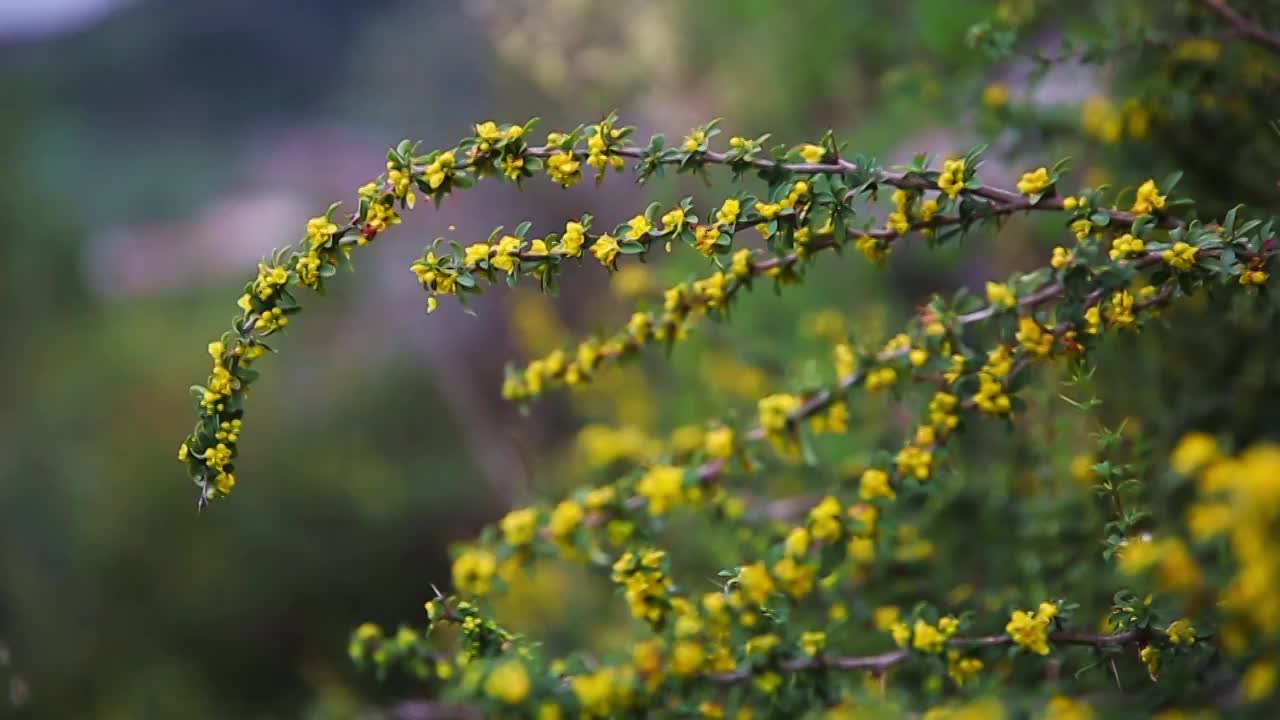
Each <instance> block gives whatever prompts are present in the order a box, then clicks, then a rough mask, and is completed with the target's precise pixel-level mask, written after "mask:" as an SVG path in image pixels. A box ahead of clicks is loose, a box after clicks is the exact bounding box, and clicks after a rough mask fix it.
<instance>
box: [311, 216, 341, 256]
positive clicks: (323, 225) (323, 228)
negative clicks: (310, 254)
mask: <svg viewBox="0 0 1280 720" xmlns="http://www.w3.org/2000/svg"><path fill="white" fill-rule="evenodd" d="M336 232H338V226H337V225H335V224H334V223H333V222H332V221H331V220H329V219H328V218H326V217H313V218H311V219H310V220H308V221H307V242H308V243H309V244H310V246H311V249H312V250H315V249H316V248H318V247H320V246H321V245H324V244H325V243H327V242H329V240H331V239H332V238H333V234H334V233H336Z"/></svg>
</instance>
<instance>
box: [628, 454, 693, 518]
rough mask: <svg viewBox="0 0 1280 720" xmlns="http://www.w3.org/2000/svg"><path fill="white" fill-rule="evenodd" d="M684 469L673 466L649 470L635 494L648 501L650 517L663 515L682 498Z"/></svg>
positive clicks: (637, 484) (638, 484)
mask: <svg viewBox="0 0 1280 720" xmlns="http://www.w3.org/2000/svg"><path fill="white" fill-rule="evenodd" d="M684 477H685V469H684V468H681V467H675V466H673V465H655V466H653V467H651V468H649V471H648V472H646V473H645V474H644V477H643V478H641V479H640V482H638V483H636V492H637V493H639V494H640V495H643V496H644V497H645V498H647V499H648V501H649V514H650V515H665V514H666V513H667V511H668V510H670V509H671V508H672V507H674V506H676V505H679V504H680V502H681V501H682V500H683V498H684Z"/></svg>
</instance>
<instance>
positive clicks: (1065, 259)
mask: <svg viewBox="0 0 1280 720" xmlns="http://www.w3.org/2000/svg"><path fill="white" fill-rule="evenodd" d="M1073 260H1075V256H1074V255H1073V254H1072V253H1071V251H1069V250H1067V249H1066V248H1064V247H1062V246H1061V245H1059V246H1058V247H1056V248H1054V249H1053V259H1052V260H1050V261H1049V264H1050V265H1052V266H1053V269H1054V270H1061V269H1063V268H1065V267H1066V266H1068V265H1070V264H1071V263H1072V261H1073Z"/></svg>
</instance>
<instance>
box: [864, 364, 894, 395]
mask: <svg viewBox="0 0 1280 720" xmlns="http://www.w3.org/2000/svg"><path fill="white" fill-rule="evenodd" d="M897 381H898V371H897V370H894V369H893V368H891V367H888V366H886V367H879V368H876V369H875V370H872V371H870V372H868V373H867V379H866V386H867V391H868V392H875V391H877V390H884V389H885V388H888V387H893V384H894V383H896V382H897Z"/></svg>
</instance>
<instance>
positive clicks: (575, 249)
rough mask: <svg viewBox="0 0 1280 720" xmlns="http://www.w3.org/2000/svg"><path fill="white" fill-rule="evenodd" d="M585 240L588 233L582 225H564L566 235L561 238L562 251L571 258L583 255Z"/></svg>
mask: <svg viewBox="0 0 1280 720" xmlns="http://www.w3.org/2000/svg"><path fill="white" fill-rule="evenodd" d="M585 240H586V232H585V230H584V228H583V226H582V223H578V222H567V223H565V225H564V235H562V236H561V237H560V251H561V252H562V253H563V254H565V255H567V256H569V257H578V256H579V255H581V254H582V244H583V242H584V241H585Z"/></svg>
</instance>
